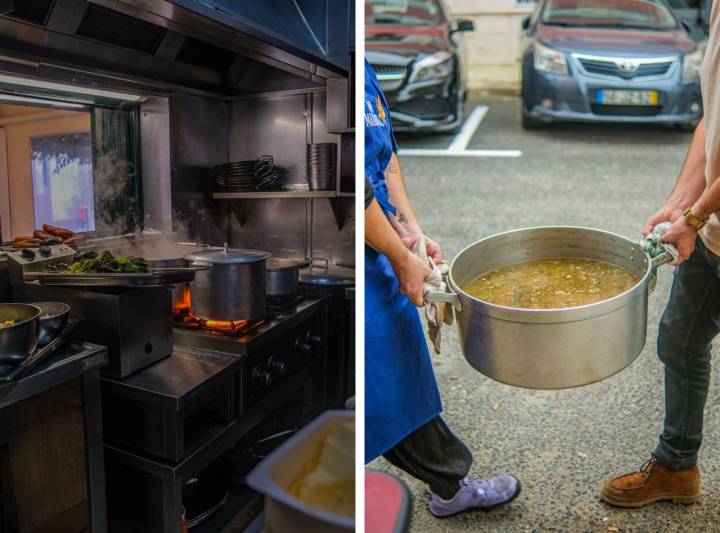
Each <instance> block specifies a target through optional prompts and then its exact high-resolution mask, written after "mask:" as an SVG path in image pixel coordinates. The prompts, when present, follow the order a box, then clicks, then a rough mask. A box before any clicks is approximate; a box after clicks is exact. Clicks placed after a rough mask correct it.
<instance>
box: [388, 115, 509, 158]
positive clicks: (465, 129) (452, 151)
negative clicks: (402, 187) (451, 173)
mask: <svg viewBox="0 0 720 533" xmlns="http://www.w3.org/2000/svg"><path fill="white" fill-rule="evenodd" d="M488 109H489V108H488V107H487V106H483V105H480V106H477V107H475V109H473V110H472V112H471V113H470V115H468V117H467V119H465V122H464V123H463V126H462V128H461V129H460V131H459V132H458V133H457V134H456V135H455V136H454V137H453V139H452V141H451V142H450V146H448V147H447V148H401V149H400V150H398V155H401V156H410V157H522V155H523V153H522V151H521V150H467V146H468V144H470V141H471V140H472V138H473V136H474V135H475V132H476V131H477V129H478V128H479V127H480V124H481V123H482V121H483V119H484V118H485V115H487V112H488Z"/></svg>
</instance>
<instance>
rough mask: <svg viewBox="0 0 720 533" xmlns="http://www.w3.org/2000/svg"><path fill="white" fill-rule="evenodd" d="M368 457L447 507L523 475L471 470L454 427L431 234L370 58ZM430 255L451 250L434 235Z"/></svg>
mask: <svg viewBox="0 0 720 533" xmlns="http://www.w3.org/2000/svg"><path fill="white" fill-rule="evenodd" d="M364 114H365V176H366V208H365V240H366V246H365V462H366V463H369V462H370V461H373V460H374V459H376V458H377V457H379V456H381V455H382V456H383V457H385V459H387V460H388V461H389V462H390V463H392V464H393V465H395V466H396V467H398V468H400V469H402V470H404V471H405V472H407V473H409V474H410V475H412V476H414V477H416V478H417V479H420V480H421V481H423V482H425V483H426V484H427V485H428V486H429V489H430V492H431V496H430V501H429V507H430V511H431V512H432V514H433V515H435V516H437V517H447V516H452V515H455V514H457V513H459V512H462V511H467V510H470V509H483V510H487V509H489V508H493V507H496V506H498V505H502V504H504V503H507V502H509V501H511V500H513V499H514V498H515V497H517V496H518V494H519V493H520V483H519V481H518V480H517V478H515V477H514V476H511V475H500V476H495V477H492V478H488V479H473V478H470V477H468V474H469V472H470V467H471V465H472V460H473V458H472V454H471V453H470V450H469V449H468V448H467V446H465V444H464V443H463V442H462V441H461V440H460V439H459V438H458V437H457V436H456V435H455V434H454V433H453V432H452V431H451V430H450V429H449V428H448V426H447V424H446V423H445V422H444V421H443V419H442V417H441V416H440V413H441V411H442V404H441V401H440V393H439V391H438V387H437V383H436V382H435V374H434V372H433V368H432V363H431V361H430V353H429V350H428V347H427V342H426V340H425V335H424V332H423V328H422V325H421V323H420V316H419V313H418V309H417V307H416V306H420V305H422V304H423V281H424V279H425V277H426V276H428V275H429V274H430V268H429V267H428V265H427V264H425V263H424V262H423V261H422V260H420V258H419V257H417V256H416V255H415V254H414V253H412V251H411V248H412V246H413V244H414V243H415V241H416V240H417V237H418V236H419V235H421V234H422V232H421V230H420V226H419V224H418V222H417V219H416V218H415V214H414V212H413V210H412V206H411V205H410V201H409V199H408V197H407V194H406V193H405V187H404V184H403V179H402V174H401V172H400V167H399V163H398V160H397V155H396V152H397V145H396V144H395V138H394V136H393V132H392V126H391V123H390V112H389V110H388V106H387V102H386V100H385V95H384V94H383V92H382V89H381V88H380V84H379V83H378V81H377V78H376V77H375V73H374V72H373V70H372V68H371V67H370V65H369V64H368V63H367V61H366V62H365V96H364ZM428 242H429V243H430V244H429V245H428V249H427V252H428V256H430V257H432V259H433V260H434V261H436V262H439V261H441V260H442V252H441V250H440V247H439V246H438V245H437V244H436V243H435V242H433V241H432V240H429V239H428Z"/></svg>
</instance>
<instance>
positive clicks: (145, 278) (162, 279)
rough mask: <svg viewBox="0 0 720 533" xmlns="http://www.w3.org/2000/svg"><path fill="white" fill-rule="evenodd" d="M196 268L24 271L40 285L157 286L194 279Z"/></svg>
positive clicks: (26, 277)
mask: <svg viewBox="0 0 720 533" xmlns="http://www.w3.org/2000/svg"><path fill="white" fill-rule="evenodd" d="M197 270H198V269H187V268H185V269H161V270H160V269H159V270H155V271H154V270H149V271H148V272H140V273H125V272H122V273H99V274H94V273H78V274H73V273H67V272H26V273H25V281H26V282H27V281H36V280H37V281H39V282H40V284H41V285H65V286H71V287H157V286H160V285H175V284H177V283H184V282H188V281H192V280H193V279H195V274H196V272H197Z"/></svg>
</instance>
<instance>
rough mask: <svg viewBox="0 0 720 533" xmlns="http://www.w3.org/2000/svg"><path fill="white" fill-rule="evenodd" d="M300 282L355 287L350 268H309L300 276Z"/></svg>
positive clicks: (353, 276)
mask: <svg viewBox="0 0 720 533" xmlns="http://www.w3.org/2000/svg"><path fill="white" fill-rule="evenodd" d="M300 282H301V283H306V284H308V285H330V286H348V285H355V273H354V272H353V270H352V269H350V268H341V267H335V268H332V267H331V268H328V269H325V268H309V269H307V270H304V271H303V272H302V273H301V274H300Z"/></svg>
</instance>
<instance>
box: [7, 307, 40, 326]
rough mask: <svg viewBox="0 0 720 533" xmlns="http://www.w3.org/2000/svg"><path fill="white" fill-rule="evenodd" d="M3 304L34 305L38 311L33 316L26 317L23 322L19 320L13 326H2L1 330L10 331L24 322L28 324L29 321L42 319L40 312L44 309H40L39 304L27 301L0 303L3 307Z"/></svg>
mask: <svg viewBox="0 0 720 533" xmlns="http://www.w3.org/2000/svg"><path fill="white" fill-rule="evenodd" d="M3 305H21V306H24V307H34V308H35V309H37V313H35V315H33V316H31V317H30V318H26V319H25V320H23V321H22V322H17V323H16V324H13V325H12V326H7V327H4V328H0V331H10V330H11V329H13V328H16V327H18V326H22V325H23V324H27V323H28V322H33V321H34V320H38V321H39V320H40V314H41V313H42V309H40V308H39V307H38V306H37V305H34V304H26V303H8V304H0V307H2V306H3Z"/></svg>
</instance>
